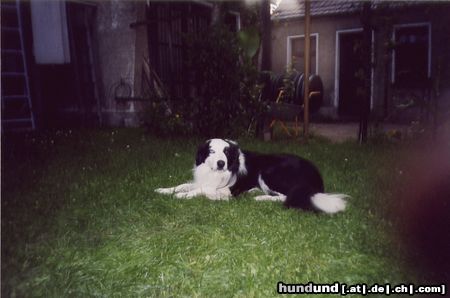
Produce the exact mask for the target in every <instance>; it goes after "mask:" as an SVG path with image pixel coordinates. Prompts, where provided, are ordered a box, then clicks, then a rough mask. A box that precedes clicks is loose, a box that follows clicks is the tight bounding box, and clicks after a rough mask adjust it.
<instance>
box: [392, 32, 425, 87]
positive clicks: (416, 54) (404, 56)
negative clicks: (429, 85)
mask: <svg viewBox="0 0 450 298" xmlns="http://www.w3.org/2000/svg"><path fill="white" fill-rule="evenodd" d="M394 42H395V48H394V53H393V55H394V58H393V60H392V63H393V65H392V68H393V76H392V81H393V83H395V85H396V86H399V87H414V86H420V85H421V84H423V83H424V82H426V80H427V78H429V77H430V54H431V48H430V47H431V45H430V24H411V25H399V26H395V27H394Z"/></svg>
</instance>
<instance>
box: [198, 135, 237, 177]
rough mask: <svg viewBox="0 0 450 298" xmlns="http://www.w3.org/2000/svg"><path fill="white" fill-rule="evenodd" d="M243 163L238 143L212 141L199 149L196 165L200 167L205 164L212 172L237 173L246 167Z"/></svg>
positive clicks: (221, 140)
mask: <svg viewBox="0 0 450 298" xmlns="http://www.w3.org/2000/svg"><path fill="white" fill-rule="evenodd" d="M243 162H244V157H243V154H242V152H241V150H240V149H239V146H238V144H237V143H236V142H234V141H230V140H223V139H211V140H208V141H206V142H205V143H204V144H202V145H200V146H199V147H198V149H197V157H196V160H195V165H196V166H199V165H201V164H202V163H204V164H205V165H207V166H208V167H209V168H210V169H211V170H212V171H230V172H232V173H237V172H238V171H241V169H242V168H243V167H245V165H244V164H243ZM241 163H242V164H241Z"/></svg>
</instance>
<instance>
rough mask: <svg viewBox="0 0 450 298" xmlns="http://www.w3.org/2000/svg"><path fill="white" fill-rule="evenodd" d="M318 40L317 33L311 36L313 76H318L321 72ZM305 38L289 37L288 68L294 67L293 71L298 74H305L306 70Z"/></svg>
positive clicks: (311, 69)
mask: <svg viewBox="0 0 450 298" xmlns="http://www.w3.org/2000/svg"><path fill="white" fill-rule="evenodd" d="M318 39H319V35H318V34H317V33H314V34H311V52H310V57H311V64H310V65H311V68H310V71H311V73H312V74H318V72H319V71H318V70H319V55H318V50H319V48H318ZM304 51H305V37H304V36H303V35H302V36H289V37H288V54H287V66H288V67H289V66H292V68H293V69H295V70H297V71H298V72H301V73H302V72H304V69H305V57H304Z"/></svg>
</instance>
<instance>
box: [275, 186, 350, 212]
mask: <svg viewBox="0 0 450 298" xmlns="http://www.w3.org/2000/svg"><path fill="white" fill-rule="evenodd" d="M348 197H349V196H348V195H345V194H329V193H318V192H316V191H313V190H312V189H309V188H305V187H295V188H294V189H293V190H292V191H291V192H290V193H289V194H288V195H287V197H286V201H285V202H284V205H285V206H286V207H288V208H299V209H304V210H317V211H321V212H325V213H328V214H334V213H338V212H341V211H344V210H345V207H346V205H347V201H346V200H345V199H346V198H348Z"/></svg>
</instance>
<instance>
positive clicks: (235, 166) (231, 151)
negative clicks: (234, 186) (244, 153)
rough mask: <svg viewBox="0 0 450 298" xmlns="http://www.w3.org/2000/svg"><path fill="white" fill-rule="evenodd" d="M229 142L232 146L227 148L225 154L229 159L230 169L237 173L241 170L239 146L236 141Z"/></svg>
mask: <svg viewBox="0 0 450 298" xmlns="http://www.w3.org/2000/svg"><path fill="white" fill-rule="evenodd" d="M227 141H228V140H227ZM228 144H230V146H229V147H227V148H225V155H226V156H227V159H228V170H229V171H231V172H232V173H237V172H238V170H239V146H238V145H237V143H236V142H229V141H228Z"/></svg>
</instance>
